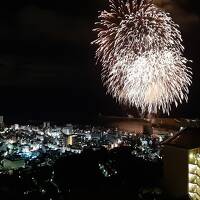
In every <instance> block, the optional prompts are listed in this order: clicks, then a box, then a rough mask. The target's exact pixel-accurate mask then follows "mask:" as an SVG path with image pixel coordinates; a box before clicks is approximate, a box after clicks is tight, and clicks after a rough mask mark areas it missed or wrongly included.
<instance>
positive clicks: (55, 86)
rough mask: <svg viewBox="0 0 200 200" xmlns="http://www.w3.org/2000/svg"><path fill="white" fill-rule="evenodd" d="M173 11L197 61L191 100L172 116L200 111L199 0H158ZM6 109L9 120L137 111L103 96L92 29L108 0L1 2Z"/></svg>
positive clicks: (0, 77) (0, 64)
mask: <svg viewBox="0 0 200 200" xmlns="http://www.w3.org/2000/svg"><path fill="white" fill-rule="evenodd" d="M155 2H156V3H157V4H158V5H159V6H161V7H163V8H164V9H166V10H167V11H169V12H171V13H172V16H173V18H174V20H175V21H176V22H177V23H179V24H180V27H181V31H182V33H183V39H184V45H185V47H186V52H185V55H186V56H187V58H189V59H192V60H193V63H192V64H191V67H192V68H193V72H194V76H193V85H192V87H191V93H190V97H189V103H188V104H183V105H182V106H180V107H179V108H178V109H175V110H173V112H172V115H173V116H186V117H200V106H199V102H200V95H199V91H200V73H199V72H200V69H199V67H200V61H199V46H200V39H199V35H200V26H199V25H200V16H199V14H200V11H199V10H200V9H199V6H198V1H196V0H177V1H175V0H155ZM0 4H1V5H0V42H1V43H0V88H1V98H0V103H1V110H0V112H1V113H2V114H3V115H5V117H6V118H7V119H21V118H24V119H28V118H29V119H64V120H65V119H70V118H72V116H95V115H96V114H98V113H103V114H109V115H111V114H113V115H117V114H118V115H121V114H126V113H129V112H130V113H131V112H132V113H133V114H135V112H133V111H132V110H134V109H132V110H128V109H127V108H124V107H123V106H120V105H118V104H117V103H115V101H114V100H112V98H111V97H110V96H109V95H106V94H105V92H106V91H105V89H104V88H103V86H102V83H101V79H100V66H96V65H95V59H94V54H95V48H94V47H92V46H91V45H90V42H91V41H92V40H94V38H95V34H94V33H93V32H92V31H91V30H92V28H93V27H94V25H93V24H94V22H95V21H96V20H97V15H98V11H99V10H102V9H105V8H106V7H107V5H108V0H76V1H67V0H65V1H60V0H56V1H49V0H18V1H14V2H13V1H9V0H8V1H6V3H5V2H4V3H3V4H2V3H0Z"/></svg>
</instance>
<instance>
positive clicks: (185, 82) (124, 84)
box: [92, 0, 192, 114]
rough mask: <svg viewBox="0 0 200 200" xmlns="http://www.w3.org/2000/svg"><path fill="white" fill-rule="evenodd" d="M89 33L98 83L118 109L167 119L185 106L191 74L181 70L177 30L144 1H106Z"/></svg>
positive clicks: (183, 67) (181, 49) (183, 61)
mask: <svg viewBox="0 0 200 200" xmlns="http://www.w3.org/2000/svg"><path fill="white" fill-rule="evenodd" d="M109 3H110V9H109V11H102V12H101V13H100V15H99V22H96V27H97V28H95V29H94V31H95V32H96V33H97V35H98V37H97V39H96V40H95V41H93V42H92V44H96V45H97V46H98V48H97V51H96V57H97V61H100V62H101V63H102V66H103V69H102V79H103V82H104V85H105V86H106V87H107V92H108V93H110V94H111V95H112V96H113V97H114V98H115V99H116V100H117V101H118V102H119V103H122V104H127V105H130V106H135V107H137V108H138V109H139V110H141V111H142V112H148V113H157V112H158V110H161V111H162V112H163V113H168V114H169V111H170V110H171V105H172V104H174V105H175V106H178V104H179V103H182V102H183V101H184V100H185V101H187V100H188V93H189V89H188V87H189V86H190V85H191V83H192V81H191V79H192V77H191V76H192V72H191V69H190V68H189V67H187V66H186V64H187V62H188V60H187V59H186V58H185V57H184V56H183V52H184V47H183V45H182V37H181V33H180V31H179V29H178V28H179V27H178V25H177V24H175V23H174V22H173V20H172V18H171V17H170V16H169V14H168V13H166V12H164V11H163V10H161V9H160V8H158V7H156V6H155V5H154V4H153V3H152V1H148V0H140V1H137V0H126V1H122V0H109Z"/></svg>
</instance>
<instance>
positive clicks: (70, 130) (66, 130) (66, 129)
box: [62, 124, 73, 135]
mask: <svg viewBox="0 0 200 200" xmlns="http://www.w3.org/2000/svg"><path fill="white" fill-rule="evenodd" d="M62 132H63V133H64V134H65V135H71V134H73V125H72V124H67V125H66V126H65V127H64V128H62Z"/></svg>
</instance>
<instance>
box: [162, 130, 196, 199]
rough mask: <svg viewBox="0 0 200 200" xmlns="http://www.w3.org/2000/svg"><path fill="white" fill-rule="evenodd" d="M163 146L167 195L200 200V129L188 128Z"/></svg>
mask: <svg viewBox="0 0 200 200" xmlns="http://www.w3.org/2000/svg"><path fill="white" fill-rule="evenodd" d="M163 145H164V148H163V160H164V184H165V188H166V192H167V194H169V195H170V196H172V197H175V198H180V199H181V198H184V197H189V198H190V199H191V200H200V128H186V129H184V130H182V131H180V132H179V133H178V134H176V135H174V136H173V137H172V138H170V139H168V140H166V141H164V142H163Z"/></svg>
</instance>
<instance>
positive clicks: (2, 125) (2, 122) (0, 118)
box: [0, 115, 4, 128]
mask: <svg viewBox="0 0 200 200" xmlns="http://www.w3.org/2000/svg"><path fill="white" fill-rule="evenodd" d="M3 127H4V121H3V116H2V115H1V116H0V128H3Z"/></svg>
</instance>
